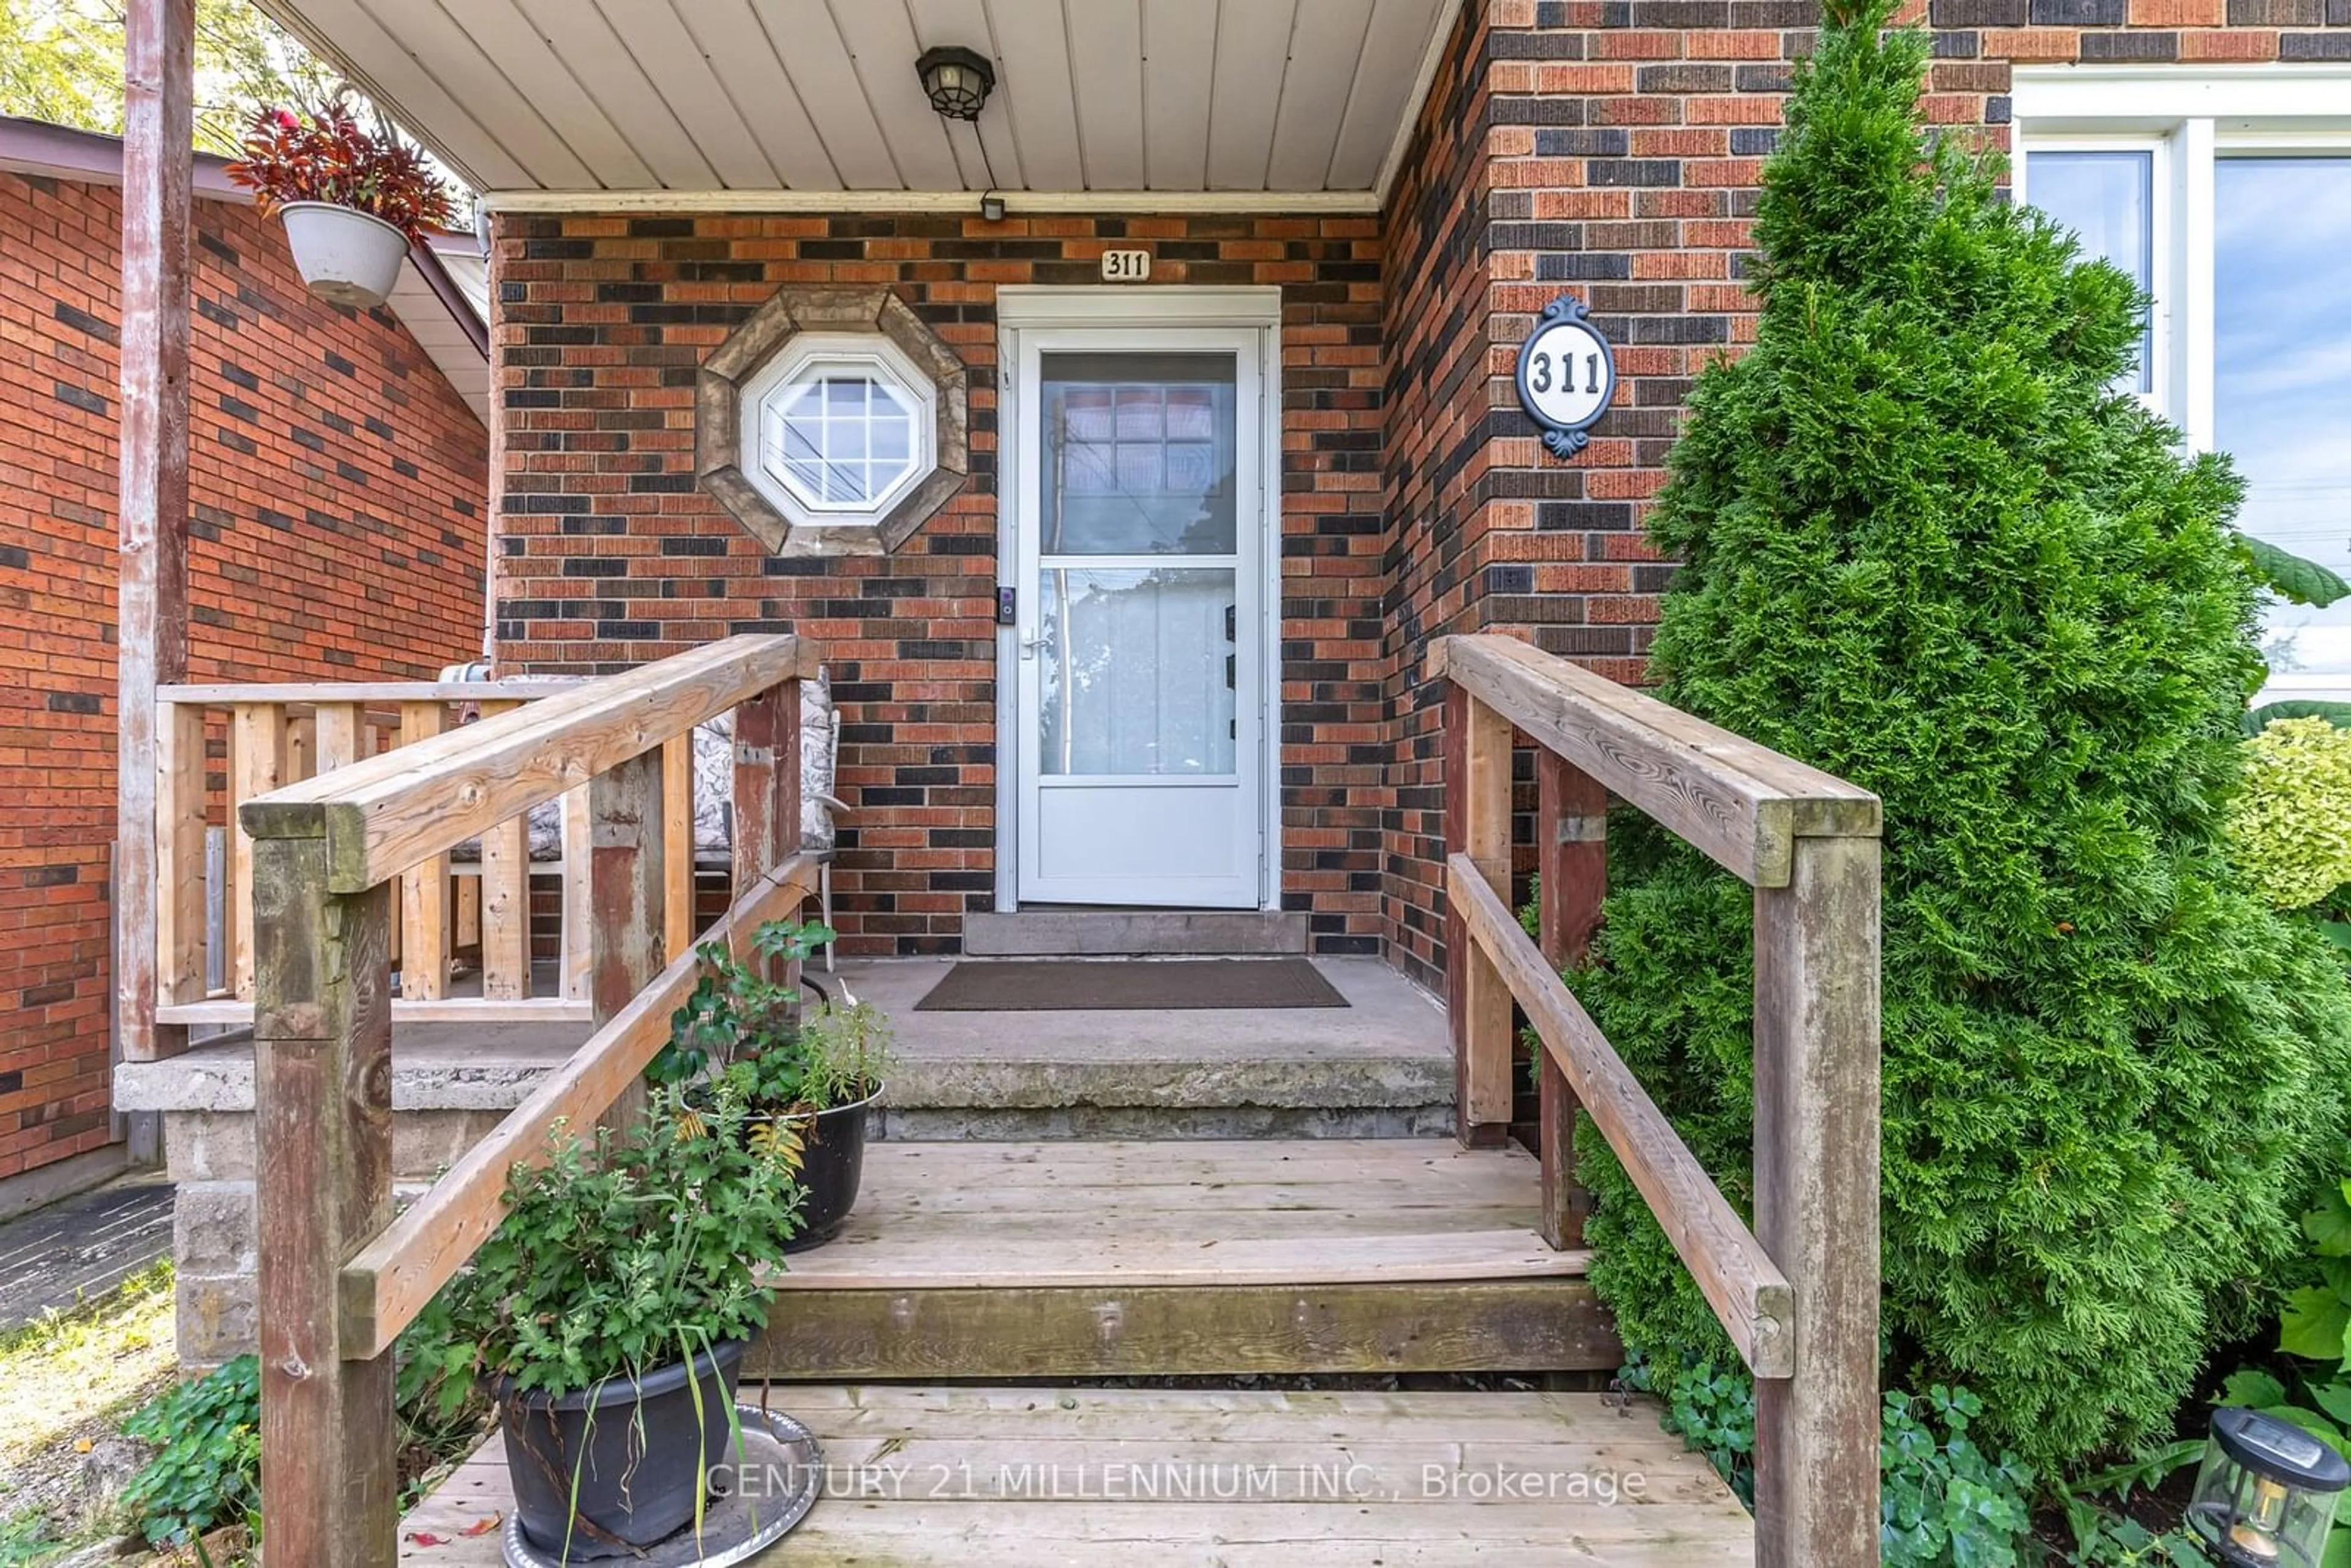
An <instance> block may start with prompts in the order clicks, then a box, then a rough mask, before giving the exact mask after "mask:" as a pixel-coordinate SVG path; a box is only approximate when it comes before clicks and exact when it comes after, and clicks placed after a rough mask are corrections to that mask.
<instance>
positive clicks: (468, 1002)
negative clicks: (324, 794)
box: [126, 681, 695, 1061]
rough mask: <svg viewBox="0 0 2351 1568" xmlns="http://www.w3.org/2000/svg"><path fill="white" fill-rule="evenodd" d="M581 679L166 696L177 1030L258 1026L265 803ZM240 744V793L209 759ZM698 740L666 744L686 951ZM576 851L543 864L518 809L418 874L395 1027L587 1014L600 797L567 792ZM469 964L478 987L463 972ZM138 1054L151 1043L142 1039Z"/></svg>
mask: <svg viewBox="0 0 2351 1568" xmlns="http://www.w3.org/2000/svg"><path fill="white" fill-rule="evenodd" d="M578 689H579V686H578V684H577V683H571V682H554V681H513V682H500V683H496V684H495V685H491V684H481V683H460V682H422V681H416V682H375V683H358V684H346V685H335V684H330V683H299V684H290V685H180V686H165V687H162V689H161V690H160V691H159V692H158V693H157V695H156V702H157V708H158V714H157V721H156V727H157V747H156V752H157V768H156V781H155V797H154V798H155V802H156V831H155V843H156V858H157V863H158V865H159V867H160V868H161V879H160V880H161V883H162V896H161V897H160V898H159V899H158V900H157V911H156V915H157V918H156V955H155V976H156V989H157V996H156V1009H155V1021H156V1022H157V1023H159V1024H162V1025H167V1026H186V1025H192V1024H193V1025H207V1024H212V1025H219V1024H238V1023H246V1022H249V1021H251V1019H252V1018H253V998H254V989H255V976H254V944H253V866H254V852H253V845H254V840H253V837H252V835H251V834H250V833H248V832H247V831H246V830H245V828H244V826H243V825H242V824H241V823H240V821H238V815H237V813H238V810H239V809H240V808H241V807H242V806H243V805H244V804H245V803H246V801H248V800H256V799H257V798H259V797H261V796H263V795H266V794H269V793H270V792H272V791H274V790H277V789H280V788H282V787H284V786H287V785H291V784H299V783H304V782H307V781H309V780H311V779H318V778H321V777H325V776H329V775H335V774H339V773H340V772H341V771H342V770H344V769H347V768H351V767H354V766H356V765H357V764H359V763H361V762H365V761H368V760H370V759H371V758H378V757H381V756H383V755H385V754H386V753H388V752H392V751H395V750H404V749H405V748H407V747H413V746H415V745H418V744H420V743H422V742H423V741H426V740H429V739H431V738H433V737H436V736H441V735H444V734H445V733H447V732H448V731H450V730H453V729H456V728H459V727H462V725H463V722H464V720H465V716H467V715H468V714H475V715H478V719H477V720H476V721H475V722H478V721H479V720H482V719H489V718H494V717H496V716H498V715H500V714H504V713H508V712H511V711H513V710H514V709H516V708H517V707H520V706H524V705H525V704H528V703H533V702H538V701H541V700H544V699H546V698H549V697H553V696H556V695H562V694H566V693H570V692H576V691H577V690H578ZM214 737H222V738H225V742H226V746H225V768H224V769H223V770H222V772H223V779H224V784H223V788H222V789H220V790H219V791H218V793H217V795H215V792H214V790H213V789H212V787H211V780H210V778H209V775H210V773H211V768H210V767H209V766H208V760H207V754H208V750H209V749H210V747H211V746H212V745H213V744H214ZM692 746H693V741H692V739H691V737H689V736H687V735H683V734H681V735H677V736H674V737H672V738H671V739H670V740H669V741H668V742H666V743H665V744H664V748H663V766H664V769H665V772H664V779H665V780H666V786H667V787H666V788H665V789H664V819H663V823H664V834H665V836H666V841H667V845H668V849H669V853H668V854H667V856H666V857H665V858H664V871H665V874H666V875H667V877H668V879H669V881H668V889H667V896H666V899H665V903H666V904H667V906H668V908H669V911H670V915H671V918H670V921H669V930H668V932H667V936H668V947H669V956H672V957H674V956H677V955H678V954H679V953H681V952H683V951H684V947H685V944H686V941H687V940H688V937H689V936H690V930H691V921H692V913H693V885H694V873H695V867H694V800H693V782H692V781H693V758H692ZM214 799H222V800H225V806H226V810H225V817H226V821H227V824H228V826H227V831H226V844H225V849H226V853H225V855H222V854H220V853H219V852H218V851H217V850H215V849H214V847H213V846H212V845H211V844H210V843H208V840H209V839H210V838H211V836H212V834H213V833H214V830H213V829H212V828H211V827H210V826H209V820H210V817H211V812H210V810H209V807H210V802H211V801H212V800H214ZM560 809H561V823H562V853H561V856H560V858H559V859H558V860H555V861H552V862H547V861H542V862H538V863H536V864H534V863H533V862H532V861H531V858H530V846H529V839H528V821H526V818H525V817H524V816H520V815H517V816H514V817H511V818H508V819H507V820H506V821H500V822H496V823H494V824H492V825H491V826H490V827H489V828H488V829H487V830H486V831H484V832H483V833H482V834H481V835H480V839H479V844H478V853H477V854H476V855H475V857H474V858H471V859H465V860H460V861H456V862H453V861H452V860H451V858H450V857H449V856H448V855H447V854H446V853H443V854H440V855H437V856H434V857H433V858H431V859H429V860H427V861H424V862H419V863H418V864H417V865H415V866H414V867H413V868H411V869H409V870H408V871H406V872H403V873H402V876H401V879H400V894H399V897H398V899H397V901H396V903H395V906H394V908H393V910H392V914H391V931H390V935H389V938H388V940H389V945H390V951H391V956H392V962H393V964H394V967H396V968H397V969H398V970H399V972H400V987H399V994H398V995H397V996H396V997H395V998H393V999H392V1014H393V1016H394V1017H395V1018H402V1019H420V1020H423V1019H443V1020H459V1019H464V1020H471V1021H475V1022H521V1021H525V1020H532V1019H539V1020H553V1019H580V1020H582V1021H584V1020H585V1019H587V1018H588V1017H589V1014H590V1008H589V1003H588V973H589V942H588V850H587V845H588V828H589V803H588V791H587V789H586V787H585V786H584V785H583V786H580V787H577V788H574V789H568V790H566V791H565V792H564V793H563V795H562V797H561V798H560ZM535 877H536V878H539V879H542V885H543V884H544V880H545V879H549V878H553V879H557V880H558V881H559V883H560V889H561V892H560V898H559V902H558V904H557V908H558V909H559V911H560V921H559V936H558V937H557V941H556V946H555V951H554V953H553V954H552V955H551V958H552V966H551V973H543V974H541V975H540V977H539V978H538V981H537V982H534V978H533V970H534V967H538V966H535V964H534V956H535V955H534V952H533V944H532V925H531V887H532V880H533V878H535ZM461 954H462V955H467V956H469V957H470V961H471V964H472V966H473V967H474V968H475V970H476V971H477V973H478V984H470V983H469V984H465V985H459V984H457V983H455V981H454V980H453V974H454V973H455V970H456V968H457V966H458V963H459V960H460V956H461ZM126 1053H127V1054H129V1055H130V1056H131V1059H132V1060H134V1061H137V1060H146V1059H148V1058H149V1057H150V1055H151V1054H152V1051H151V1050H150V1042H147V1041H142V1040H128V1041H126Z"/></svg>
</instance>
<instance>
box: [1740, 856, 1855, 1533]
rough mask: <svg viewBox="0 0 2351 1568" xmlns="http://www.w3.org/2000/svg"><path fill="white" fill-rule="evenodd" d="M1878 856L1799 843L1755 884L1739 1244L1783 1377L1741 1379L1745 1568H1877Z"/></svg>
mask: <svg viewBox="0 0 2351 1568" xmlns="http://www.w3.org/2000/svg"><path fill="white" fill-rule="evenodd" d="M1877 964H1878V844H1877V841H1876V839H1874V838H1799V839H1797V840H1796V841H1795V847H1794V862H1793V866H1792V874H1791V876H1790V880H1789V883H1788V885H1787V886H1785V887H1779V888H1770V887H1759V888H1757V889H1756V890H1755V1239H1757V1240H1758V1241H1760V1242H1761V1243H1762V1245H1763V1249H1764V1250H1765V1251H1766V1252H1768V1253H1769V1254H1770V1255H1771V1260H1772V1261H1773V1262H1775V1263H1777V1264H1778V1265H1779V1266H1780V1270H1781V1271H1782V1273H1784V1274H1785V1275H1787V1277H1788V1283H1789V1285H1790V1287H1791V1288H1792V1291H1793V1292H1794V1296H1795V1326H1796V1346H1795V1374H1794V1375H1793V1376H1792V1377H1788V1378H1782V1379H1769V1378H1759V1379H1757V1380H1756V1385H1755V1562H1756V1564H1757V1568H1818V1565H1821V1564H1827V1563H1835V1564H1839V1565H1840V1568H1842V1565H1843V1564H1847V1563H1876V1562H1877V1560H1878V1557H1877V1526H1878V1519H1877V1471H1878V1421H1879V1410H1878V1387H1877V1308H1878V1295H1877V1292H1878V1257H1877V1247H1878V1234H1877V1184H1878V1055H1877V1048H1878V988H1877V987H1878V980H1877Z"/></svg>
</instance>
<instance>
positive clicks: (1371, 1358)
mask: <svg viewBox="0 0 2351 1568" xmlns="http://www.w3.org/2000/svg"><path fill="white" fill-rule="evenodd" d="M1538 1169H1539V1167H1538V1166H1537V1165H1536V1162H1535V1161H1534V1159H1533V1158H1532V1156H1531V1155H1527V1154H1525V1153H1524V1152H1523V1151H1520V1150H1515V1149H1503V1150H1478V1151H1468V1150H1463V1149H1461V1148H1459V1147H1458V1146H1457V1145H1452V1144H1449V1143H1439V1142H1436V1141H1433V1140H1432V1141H1428V1142H1420V1141H1416V1140H1404V1139H1362V1140H1340V1139H1297V1140H1271V1139H1250V1140H1241V1141H1236V1142H1230V1143H1079V1142H1046V1143H1036V1144H999V1143H979V1142H956V1143H934V1144H920V1143H895V1142H893V1143H883V1144H878V1145H870V1146H869V1147H868V1148H867V1150H866V1166H865V1177H864V1186H863V1189H862V1193H861V1196H860V1197H859V1199H858V1204H857V1208H856V1211H855V1213H854V1214H853V1215H852V1217H851V1218H850V1222H849V1227H848V1228H847V1230H845V1231H844V1232H843V1233H842V1235H841V1237H840V1238H838V1239H835V1240H834V1241H832V1242H831V1243H829V1244H828V1245H826V1246H824V1247H821V1248H818V1249H815V1250H813V1251H810V1252H807V1253H803V1254H800V1255H799V1256H797V1257H795V1258H794V1259H793V1260H791V1265H790V1268H789V1270H788V1271H786V1272H785V1273H784V1274H783V1275H781V1276H780V1277H779V1278H778V1280H777V1281H776V1283H777V1285H778V1287H779V1289H778V1296H777V1300H776V1302H775V1304H774V1306H773V1308H772V1309H771V1310H770V1312H769V1315H768V1323H769V1333H768V1336H767V1338H766V1339H765V1340H764V1341H763V1342H762V1343H760V1345H758V1347H756V1348H755V1349H754V1350H753V1352H752V1356H753V1360H752V1362H751V1364H750V1370H751V1372H752V1373H753V1374H754V1375H768V1376H778V1377H784V1376H791V1377H815V1378H841V1379H848V1378H862V1377H942V1376H944V1377H1050V1376H1081V1375H1083V1376H1126V1375H1175V1374H1235V1373H1307V1372H1470V1371H1488V1372H1543V1371H1564V1370H1595V1369H1604V1368H1613V1367H1614V1366H1616V1365H1618V1364H1620V1363H1621V1361H1622V1359H1623V1352H1622V1349H1621V1347H1620V1346H1619V1345H1618V1343H1617V1342H1616V1338H1615V1335H1614V1332H1613V1330H1612V1329H1611V1327H1610V1326H1609V1323H1608V1320H1607V1316H1606V1314H1605V1312H1604V1311H1603V1310H1602V1309H1601V1308H1600V1306H1599V1304H1598V1302H1597V1301H1596V1300H1595V1299H1594V1298H1593V1294H1592V1291H1591V1290H1590V1288H1589V1287H1588V1286H1586V1285H1585V1283H1584V1282H1583V1273H1584V1269H1585V1265H1586V1262H1587V1256H1586V1254H1584V1253H1582V1252H1573V1251H1571V1252H1561V1251H1554V1250H1552V1249H1550V1248H1548V1247H1546V1246H1544V1245H1543V1243H1542V1239H1541V1238H1540V1237H1539V1236H1537V1235H1536V1234H1535V1232H1534V1229H1533V1226H1534V1224H1535V1220H1536V1211H1537V1208H1538V1206H1539V1204H1538V1195H1537V1188H1536V1180H1537V1176H1538Z"/></svg>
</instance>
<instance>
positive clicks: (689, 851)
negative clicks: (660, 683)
mask: <svg viewBox="0 0 2351 1568" xmlns="http://www.w3.org/2000/svg"><path fill="white" fill-rule="evenodd" d="M661 758H662V870H663V872H664V873H665V880H664V888H663V893H662V915H663V920H662V927H663V933H664V936H663V943H662V945H663V946H664V947H665V948H667V949H668V956H670V957H672V958H675V957H677V956H680V955H682V954H683V953H684V951H685V950H686V949H687V948H688V947H691V946H694V731H692V730H690V729H689V730H687V731H686V732H685V733H684V735H674V736H672V737H669V738H668V739H667V740H665V741H664V742H662V752H661Z"/></svg>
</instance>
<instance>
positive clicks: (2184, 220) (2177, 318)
mask: <svg viewBox="0 0 2351 1568" xmlns="http://www.w3.org/2000/svg"><path fill="white" fill-rule="evenodd" d="M2015 78H2016V80H2015V93H2016V98H2015V114H2016V125H2017V134H2018V139H2019V148H2020V151H2021V153H2022V156H2021V157H2020V158H2019V160H2018V167H2017V173H2016V182H2017V188H2018V193H2019V194H2020V195H2021V196H2022V199H2024V200H2026V201H2029V202H2031V203H2032V204H2034V205H2036V206H2038V207H2041V208H2042V209H2043V210H2044V211H2046V212H2048V213H2050V214H2052V215H2053V216H2055V217H2056V218H2058V219H2059V220H2060V221H2062V222H2064V223H2065V224H2066V225H2069V226H2071V227H2073V228H2074V229H2075V230H2076V231H2077V232H2078V233H2079V234H2080V235H2081V236H2082V241H2083V245H2084V247H2085V249H2086V250H2088V251H2091V252H2093V253H2095V254H2097V255H2100V256H2105V257H2107V258H2108V259H2109V260H2111V261H2113V262H2114V263H2115V264H2116V266H2117V267H2121V268H2122V269H2123V270H2124V271H2125V272H2126V273H2129V274H2131V275H2132V276H2133V277H2137V279H2138V280H2139V282H2140V285H2141V287H2145V288H2146V289H2147V291H2148V292H2149V293H2150V294H2151V295H2152V296H2153V298H2154V301H2155V303H2154V309H2153V311H2152V315H2151V319H2150V322H2149V325H2148V331H2147V339H2146V340H2145V343H2144V345H2143V348H2142V352H2141V364H2140V365H2139V367H2138V369H2137V371H2135V372H2133V373H2132V374H2130V375H2128V376H2126V378H2125V383H2124V384H2125V385H2126V387H2127V388H2129V390H2133V391H2136V392H2138V393H2139V395H2141V396H2142V397H2144V398H2145V399H2146V400H2147V402H2148V404H2149V406H2150V407H2152V408H2153V409H2154V410H2155V411H2156V412H2157V413H2160V414H2162V415H2163V416H2164V417H2166V418H2168V419H2169V420H2171V421H2173V422H2174V423H2177V424H2179V426H2180V428H2181V429H2182V431H2183V432H2184V433H2185V434H2186V436H2187V438H2188V441H2189V444H2190V445H2191V446H2193V447H2196V448H2198V449H2199V450H2220V451H2225V452H2228V453H2229V454H2230V455H2231V456H2232V457H2233V458H2234V460H2235V463H2236V466H2237V471H2238V472H2239V474H2241V476H2243V477H2244V480H2245V482H2246V485H2245V505H2244V508H2243V510H2242V511H2241V513H2240V514H2239V516H2238V519H2237V520H2238V525H2239V526H2240V527H2241V528H2244V529H2245V531H2246V532H2248V533H2250V534H2252V535H2253V536H2255V537H2256V538H2262V539H2266V540H2269V541H2270V542H2272V543H2273V544H2276V545H2278V546H2280V547H2282V548H2283V549H2289V550H2292V551H2293V552H2294V554H2296V555H2300V556H2305V557H2308V558H2309V559H2313V560H2316V561H2318V562H2320V563H2322V564H2323V565H2325V566H2327V567H2330V568H2332V569H2333V570H2335V572H2337V573H2338V574H2340V575H2343V576H2346V577H2351V69H2345V68H2340V67H2321V68H2296V67H2294V66H2279V65H2270V66H2261V67H2257V68H2251V69H2245V68H2211V69H2206V70H2197V69H2193V68H2177V67H2167V68H2127V69H2116V70H2111V71H2102V70H2099V69H2096V68H2081V67H2074V68H2058V69H2040V68H2022V67H2021V68H2018V69H2017V71H2016V73H2015ZM2263 632H2264V636H2263V642H2264V646H2265V652H2266V653H2268V654H2269V657H2270V665H2271V669H2272V670H2273V673H2274V674H2273V682H2272V695H2283V694H2288V693H2294V692H2305V693H2308V692H2320V691H2324V692H2327V693H2330V694H2336V693H2340V694H2342V695H2351V601H2342V602H2338V603H2336V604H2335V605H2332V606H2330V607H2328V608H2326V609H2323V610H2321V609H2313V608H2309V607H2306V606H2302V605H2293V604H2283V603H2280V604H2275V605H2273V606H2272V607H2271V609H2270V610H2269V612H2268V617H2267V622H2266V624H2265V626H2264V628H2263Z"/></svg>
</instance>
